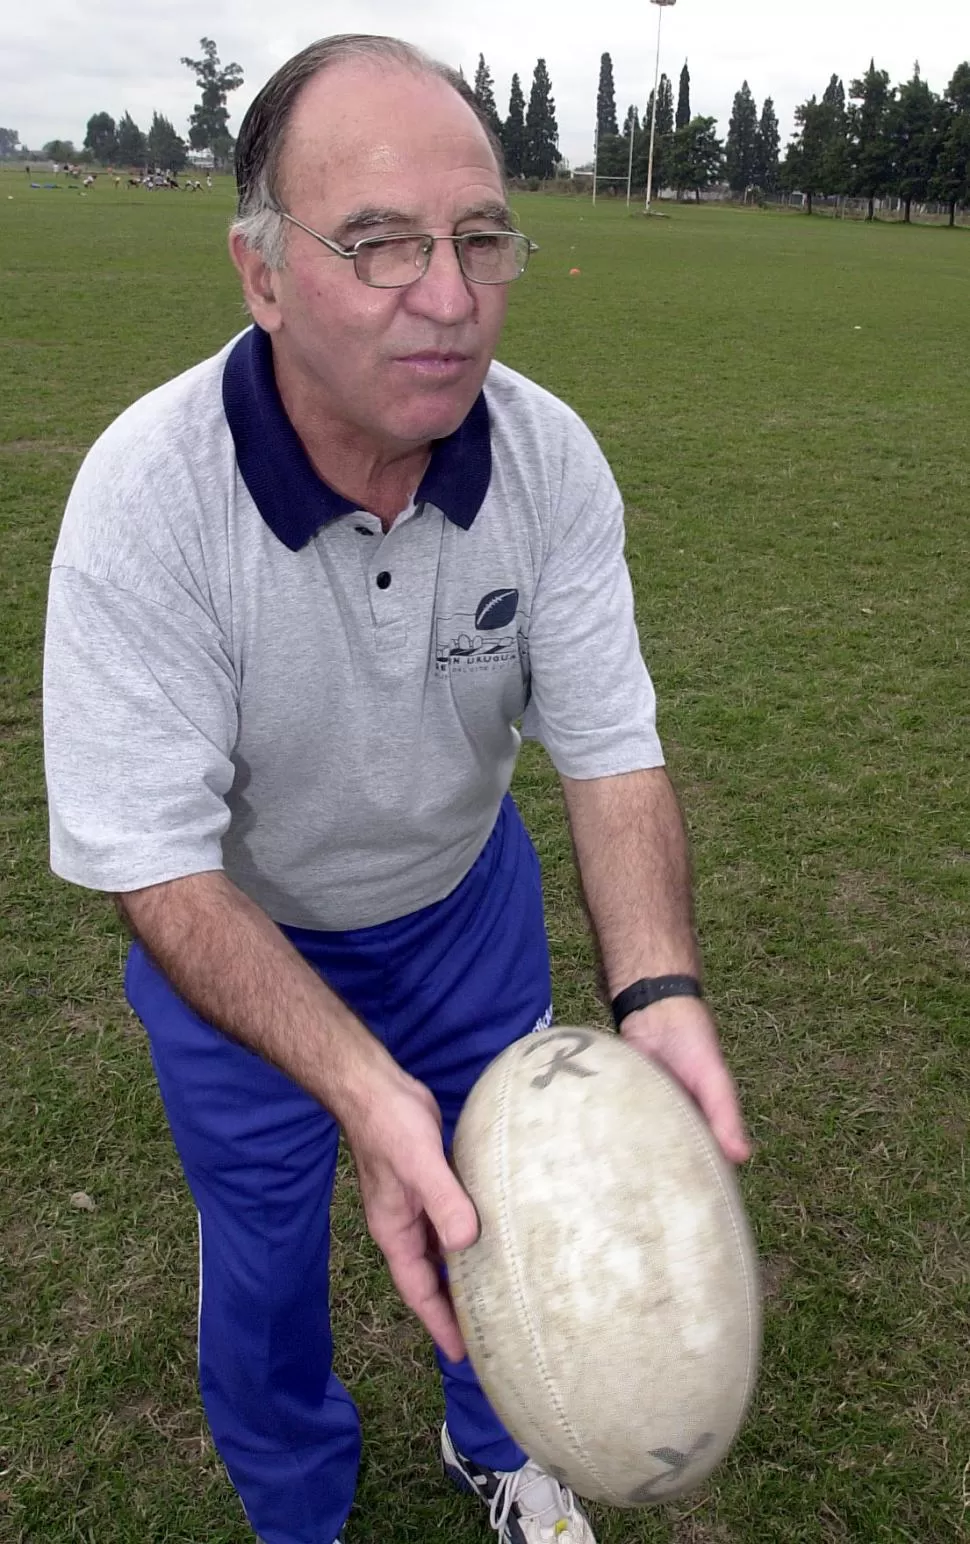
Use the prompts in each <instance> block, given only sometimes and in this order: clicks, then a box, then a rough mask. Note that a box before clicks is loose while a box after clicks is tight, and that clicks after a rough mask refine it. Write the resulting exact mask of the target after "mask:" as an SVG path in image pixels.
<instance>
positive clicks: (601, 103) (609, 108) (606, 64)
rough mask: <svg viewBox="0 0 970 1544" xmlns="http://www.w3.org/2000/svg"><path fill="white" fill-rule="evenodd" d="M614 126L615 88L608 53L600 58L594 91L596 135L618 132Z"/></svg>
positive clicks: (598, 136)
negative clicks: (597, 83) (597, 81)
mask: <svg viewBox="0 0 970 1544" xmlns="http://www.w3.org/2000/svg"><path fill="white" fill-rule="evenodd" d="M619 132H620V131H619V129H618V128H617V126H616V89H615V87H614V85H613V60H612V59H611V58H610V56H609V54H603V56H602V57H601V59H600V83H599V89H598V90H597V93H596V137H597V139H599V140H601V139H602V138H603V136H604V135H606V134H618V133H619Z"/></svg>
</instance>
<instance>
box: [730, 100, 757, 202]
mask: <svg viewBox="0 0 970 1544" xmlns="http://www.w3.org/2000/svg"><path fill="white" fill-rule="evenodd" d="M724 150H725V170H726V173H727V180H728V182H729V184H730V186H731V191H732V192H734V193H744V192H745V190H746V189H747V188H750V187H751V186H752V185H753V184H754V183H755V182H756V181H757V176H756V172H757V161H758V108H757V104H756V103H755V99H754V97H753V96H752V95H751V88H750V86H749V85H748V83H747V81H745V82H744V83H743V85H742V87H741V90H740V91H739V92H737V94H736V95H735V98H734V110H733V111H732V113H731V121H730V123H729V125H728V133H727V142H726V144H725V147H724Z"/></svg>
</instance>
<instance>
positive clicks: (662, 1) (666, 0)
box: [644, 0, 677, 214]
mask: <svg viewBox="0 0 970 1544" xmlns="http://www.w3.org/2000/svg"><path fill="white" fill-rule="evenodd" d="M650 4H651V5H656V6H659V7H660V9H659V11H658V12H657V67H656V69H655V70H654V75H653V111H652V112H651V114H650V155H649V157H648V160H647V202H646V206H645V211H644V212H645V213H646V214H649V213H650V199H651V196H652V194H653V146H654V140H655V138H656V133H657V90H658V88H659V86H660V24H661V22H662V21H663V19H664V6H667V5H676V4H677V0H650Z"/></svg>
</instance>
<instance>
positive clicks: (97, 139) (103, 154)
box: [84, 113, 118, 166]
mask: <svg viewBox="0 0 970 1544" xmlns="http://www.w3.org/2000/svg"><path fill="white" fill-rule="evenodd" d="M84 148H85V149H86V150H90V152H91V154H92V156H93V157H94V159H95V160H96V161H100V163H101V165H102V166H110V165H111V163H112V161H114V159H115V157H116V156H117V154H118V136H117V133H116V131H115V121H114V119H113V118H112V116H111V114H110V113H93V114H92V115H91V117H90V118H89V119H88V126H87V131H86V132H85V135H84Z"/></svg>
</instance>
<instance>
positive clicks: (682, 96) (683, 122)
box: [674, 59, 691, 129]
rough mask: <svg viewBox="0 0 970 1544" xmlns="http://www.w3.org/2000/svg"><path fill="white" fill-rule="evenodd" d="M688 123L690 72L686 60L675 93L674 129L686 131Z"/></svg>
mask: <svg viewBox="0 0 970 1544" xmlns="http://www.w3.org/2000/svg"><path fill="white" fill-rule="evenodd" d="M690 121H691V112H690V70H689V69H688V68H687V60H686V59H685V60H684V68H683V69H682V70H681V72H680V90H679V91H678V93H677V119H676V123H675V125H674V127H675V128H678V129H686V127H687V125H688V124H689V123H690Z"/></svg>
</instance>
